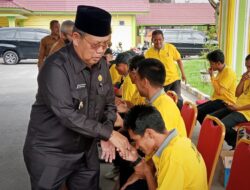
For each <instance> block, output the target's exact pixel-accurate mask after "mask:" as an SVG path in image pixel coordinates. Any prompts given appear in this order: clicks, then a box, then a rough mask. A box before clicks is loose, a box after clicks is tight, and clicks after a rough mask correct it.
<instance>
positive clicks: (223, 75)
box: [197, 50, 236, 124]
mask: <svg viewBox="0 0 250 190" xmlns="http://www.w3.org/2000/svg"><path fill="white" fill-rule="evenodd" d="M207 59H208V61H209V63H210V68H209V74H210V77H211V83H212V86H213V90H214V92H213V95H212V98H211V100H210V101H208V102H206V103H204V104H201V105H199V106H198V116H197V120H198V121H199V122H200V124H202V122H203V120H204V118H205V117H206V115H207V114H210V113H213V112H215V111H217V110H219V109H222V108H225V107H226V105H227V104H229V105H231V104H235V101H236V98H235V89H236V74H235V72H234V71H233V70H232V69H231V68H229V67H227V66H226V64H225V63H224V60H225V57H224V54H223V52H222V51H221V50H215V51H212V52H210V53H209V54H208V55H207ZM215 71H217V72H218V74H217V75H216V76H215V73H214V72H215Z"/></svg>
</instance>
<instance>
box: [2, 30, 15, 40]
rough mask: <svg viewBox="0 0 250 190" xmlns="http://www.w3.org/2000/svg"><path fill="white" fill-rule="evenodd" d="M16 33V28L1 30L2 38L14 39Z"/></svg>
mask: <svg viewBox="0 0 250 190" xmlns="http://www.w3.org/2000/svg"><path fill="white" fill-rule="evenodd" d="M15 33H16V31H15V30H2V31H0V39H1V40H8V39H13V38H14V36H15Z"/></svg>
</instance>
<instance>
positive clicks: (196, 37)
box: [192, 32, 205, 43]
mask: <svg viewBox="0 0 250 190" xmlns="http://www.w3.org/2000/svg"><path fill="white" fill-rule="evenodd" d="M192 38H193V39H194V41H195V43H204V42H205V37H204V36H203V35H202V34H200V33H198V32H194V33H192Z"/></svg>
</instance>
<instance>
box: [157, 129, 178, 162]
mask: <svg viewBox="0 0 250 190" xmlns="http://www.w3.org/2000/svg"><path fill="white" fill-rule="evenodd" d="M176 136H177V130H176V129H173V130H171V131H169V134H168V136H167V137H166V139H165V140H164V141H163V143H162V144H161V146H160V147H159V148H158V150H157V151H156V153H155V155H156V156H158V157H160V156H161V153H162V152H163V150H164V148H165V147H166V146H168V144H169V143H170V141H171V140H172V139H173V138H175V137H176Z"/></svg>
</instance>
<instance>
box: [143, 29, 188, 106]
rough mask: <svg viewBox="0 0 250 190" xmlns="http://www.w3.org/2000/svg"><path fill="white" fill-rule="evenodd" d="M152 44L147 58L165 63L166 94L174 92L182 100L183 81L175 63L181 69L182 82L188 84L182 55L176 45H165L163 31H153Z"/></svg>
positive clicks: (146, 54)
mask: <svg viewBox="0 0 250 190" xmlns="http://www.w3.org/2000/svg"><path fill="white" fill-rule="evenodd" d="M152 42H153V44H154V46H153V47H151V48H150V49H148V51H146V53H145V57H146V58H155V59H158V60H160V61H161V62H162V63H163V65H164V67H165V70H166V78H165V81H164V90H165V92H167V91H168V90H173V91H175V92H176V94H177V95H178V98H179V99H180V100H182V97H181V81H180V77H179V74H178V70H177V67H176V64H175V61H176V62H177V64H178V66H179V68H180V71H181V78H182V80H183V81H185V82H186V80H187V79H186V75H185V72H184V69H183V63H182V60H181V55H180V53H179V52H178V50H177V49H176V47H175V46H174V45H172V44H168V43H164V36H163V33H162V31H161V30H155V31H153V33H152ZM179 104H180V105H179V106H180V107H181V106H182V103H181V102H179Z"/></svg>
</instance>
